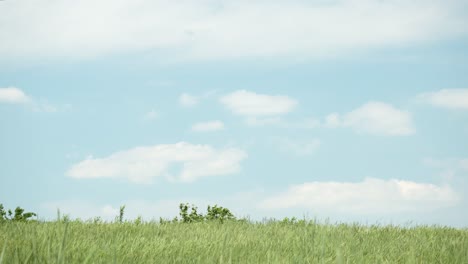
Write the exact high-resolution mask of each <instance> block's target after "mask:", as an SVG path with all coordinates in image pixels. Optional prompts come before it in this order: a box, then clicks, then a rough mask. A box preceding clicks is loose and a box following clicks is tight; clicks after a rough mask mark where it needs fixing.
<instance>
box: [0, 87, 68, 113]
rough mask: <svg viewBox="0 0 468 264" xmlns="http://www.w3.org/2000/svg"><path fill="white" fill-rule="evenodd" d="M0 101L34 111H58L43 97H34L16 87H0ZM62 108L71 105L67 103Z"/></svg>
mask: <svg viewBox="0 0 468 264" xmlns="http://www.w3.org/2000/svg"><path fill="white" fill-rule="evenodd" d="M0 103H8V104H20V105H24V106H27V107H28V108H30V109H31V110H33V111H36V112H49V113H51V112H57V111H58V108H57V106H55V105H52V104H50V103H48V102H47V101H45V100H43V99H40V100H38V99H35V98H33V97H31V96H29V95H27V94H26V93H25V92H24V91H23V90H21V89H19V88H16V87H7V88H0ZM63 108H64V109H70V108H71V105H69V104H67V105H65V106H64V107H63Z"/></svg>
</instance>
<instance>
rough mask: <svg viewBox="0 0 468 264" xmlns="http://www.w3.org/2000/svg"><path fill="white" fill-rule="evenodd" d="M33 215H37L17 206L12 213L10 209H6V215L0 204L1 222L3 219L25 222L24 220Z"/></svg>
mask: <svg viewBox="0 0 468 264" xmlns="http://www.w3.org/2000/svg"><path fill="white" fill-rule="evenodd" d="M33 216H37V215H36V214H35V213H33V212H26V213H25V212H24V209H23V208H21V207H19V206H18V207H16V209H15V213H14V214H13V212H12V211H11V210H8V216H7V212H6V211H5V208H4V207H3V204H0V222H3V221H16V222H25V221H28V220H29V219H30V218H31V217H33Z"/></svg>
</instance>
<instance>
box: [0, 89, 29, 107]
mask: <svg viewBox="0 0 468 264" xmlns="http://www.w3.org/2000/svg"><path fill="white" fill-rule="evenodd" d="M29 102H31V98H29V96H27V95H26V94H25V93H24V92H23V91H22V90H20V89H18V88H16V87H7V88H0V103H11V104H25V103H29Z"/></svg>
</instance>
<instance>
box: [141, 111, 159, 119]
mask: <svg viewBox="0 0 468 264" xmlns="http://www.w3.org/2000/svg"><path fill="white" fill-rule="evenodd" d="M144 118H145V119H146V120H154V119H157V118H159V113H158V112H157V111H156V110H154V109H152V110H151V111H149V112H148V113H146V114H145V116H144Z"/></svg>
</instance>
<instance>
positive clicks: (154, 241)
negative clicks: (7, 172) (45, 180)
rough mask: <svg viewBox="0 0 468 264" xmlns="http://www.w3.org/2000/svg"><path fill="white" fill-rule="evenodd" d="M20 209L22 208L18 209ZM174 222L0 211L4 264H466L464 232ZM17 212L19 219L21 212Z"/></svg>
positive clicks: (229, 217)
mask: <svg viewBox="0 0 468 264" xmlns="http://www.w3.org/2000/svg"><path fill="white" fill-rule="evenodd" d="M20 209H21V208H20ZM179 209H180V214H179V216H178V217H175V218H174V219H168V220H165V219H159V220H155V221H143V220H142V219H141V218H137V219H135V220H125V218H124V210H125V207H123V206H122V207H121V208H120V215H118V216H116V219H115V221H112V222H104V221H102V220H101V219H100V218H94V219H90V220H87V221H82V220H79V219H76V220H72V219H70V218H69V217H68V216H60V214H59V215H58V217H57V219H56V220H55V221H38V220H31V219H32V217H33V216H34V215H31V214H29V213H26V214H27V215H26V216H29V217H19V216H18V217H15V214H13V212H11V213H10V214H9V215H8V214H7V213H6V212H5V210H4V209H3V207H1V211H2V212H3V213H2V215H1V220H0V264H1V263H444V264H445V263H463V264H466V263H468V229H455V228H449V227H440V226H417V227H401V226H379V225H373V226H372V225H371V226H363V225H358V224H331V223H318V222H316V221H313V220H305V219H301V220H298V219H296V218H292V219H290V218H285V219H283V220H265V221H261V222H253V221H249V220H247V219H237V218H236V217H235V216H234V215H233V214H232V213H231V212H230V211H229V209H227V208H223V207H220V206H213V207H209V208H208V210H207V213H206V214H201V213H199V212H198V211H197V208H196V207H194V206H192V207H190V206H189V205H188V204H181V205H180V208H179ZM20 211H21V210H17V212H18V214H19V215H23V216H24V214H25V213H24V210H23V211H21V213H20Z"/></svg>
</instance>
